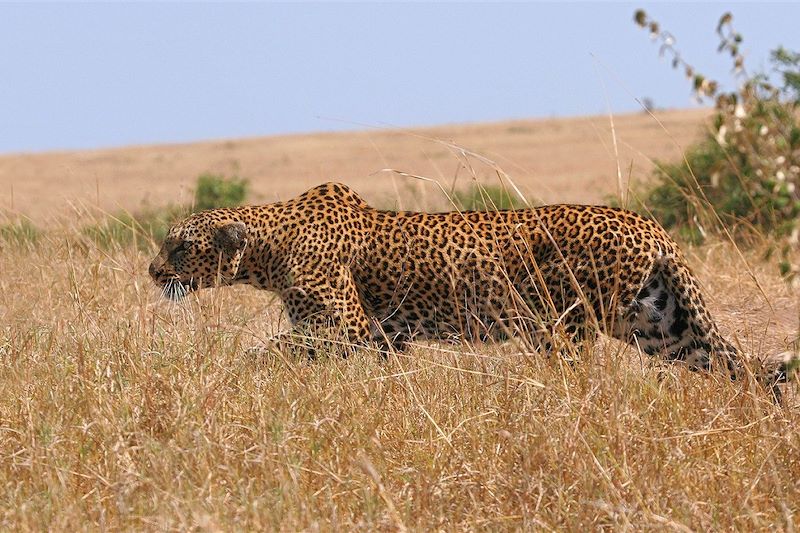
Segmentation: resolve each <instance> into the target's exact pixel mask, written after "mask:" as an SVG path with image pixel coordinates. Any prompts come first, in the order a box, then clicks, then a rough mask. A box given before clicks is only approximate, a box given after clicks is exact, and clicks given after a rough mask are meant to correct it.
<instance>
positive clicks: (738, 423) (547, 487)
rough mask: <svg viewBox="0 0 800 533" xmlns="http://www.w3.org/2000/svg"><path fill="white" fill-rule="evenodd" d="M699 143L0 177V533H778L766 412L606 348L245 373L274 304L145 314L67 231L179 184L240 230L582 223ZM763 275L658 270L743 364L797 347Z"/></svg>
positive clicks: (509, 144) (402, 149)
mask: <svg viewBox="0 0 800 533" xmlns="http://www.w3.org/2000/svg"><path fill="white" fill-rule="evenodd" d="M707 117H708V112H706V111H702V110H700V111H698V110H693V111H664V112H658V113H656V115H655V117H653V116H650V115H648V114H645V113H640V114H632V115H618V116H614V117H613V126H612V122H611V121H610V120H609V117H602V116H599V117H583V118H570V119H559V120H555V119H553V120H539V121H515V122H507V123H494V124H475V125H459V126H443V127H437V128H430V129H415V130H409V131H399V130H391V131H382V130H374V131H369V130H367V131H359V132H352V133H329V134H310V135H295V136H287V137H269V138H259V139H238V140H228V141H218V142H204V143H197V144H190V145H171V146H142V147H131V148H120V149H109V150H96V151H80V152H61V153H43V154H11V155H4V156H0V209H2V212H3V217H4V220H1V221H0V225H3V226H4V227H7V226H8V225H9V224H11V225H12V226H14V227H21V226H20V225H21V224H23V223H22V222H20V221H21V220H26V221H28V222H27V223H26V224H30V225H32V226H33V227H35V228H37V229H36V230H35V233H36V237H32V236H29V237H25V236H24V235H23V236H20V233H19V232H14V231H6V232H4V233H3V234H2V235H3V237H2V239H3V240H2V241H0V245H1V246H2V249H1V251H0V391H2V394H0V529H2V530H9V531H19V530H53V531H64V530H111V531H116V530H132V531H142V530H145V531H165V530H177V531H189V530H191V531H254V530H280V531H298V530H309V531H329V530H340V531H351V530H358V531H374V530H379V531H405V530H415V531H436V530H443V531H465V530H467V531H470V530H487V531H497V530H501V531H503V530H558V531H562V530H572V531H587V530H594V529H600V528H604V529H613V530H617V529H619V530H632V531H644V530H657V531H672V530H677V531H690V530H691V531H695V530H696V531H709V530H743V531H752V530H784V531H793V530H794V529H795V527H796V526H795V523H794V522H795V520H796V516H797V513H798V507H799V506H800V401H798V395H797V393H796V390H795V389H796V386H795V385H793V384H789V385H786V386H785V388H784V404H783V405H782V406H776V405H774V404H773V402H772V401H771V400H770V398H769V397H768V395H767V394H766V393H765V392H764V391H763V390H760V389H759V388H758V386H757V385H756V384H754V383H752V382H750V381H749V380H745V381H743V382H736V383H732V382H730V381H728V380H727V378H726V377H725V376H722V375H709V374H704V373H692V372H689V371H688V370H686V369H684V368H681V367H676V366H669V365H665V364H662V363H660V362H658V361H655V360H651V359H649V358H647V356H644V355H642V354H639V353H637V351H636V350H635V349H634V348H632V347H629V346H624V345H622V344H620V343H618V342H616V341H611V340H608V339H606V338H601V339H600V340H599V341H598V343H597V344H596V345H595V346H592V347H588V348H587V349H585V350H583V351H582V352H581V353H580V354H579V355H580V361H579V362H578V363H577V364H574V365H570V364H567V363H566V362H564V361H563V360H562V359H560V358H558V357H549V358H548V357H545V356H543V355H541V354H537V353H527V352H526V351H525V350H524V349H523V347H522V346H520V345H519V344H517V343H515V342H513V341H511V342H507V343H505V344H501V345H478V346H467V345H451V344H435V343H429V344H415V345H413V346H412V349H411V350H410V351H409V352H408V353H407V354H404V355H395V356H392V357H390V358H389V359H388V360H387V361H383V360H381V358H380V357H379V356H378V355H376V354H375V353H371V352H368V351H366V350H364V351H360V352H358V353H356V354H355V355H353V356H352V357H350V358H348V359H340V358H337V357H322V358H320V359H319V360H317V361H315V362H311V363H310V362H308V361H307V360H306V359H305V358H303V357H301V356H298V355H297V354H291V353H280V352H277V351H273V352H270V353H266V354H265V353H260V354H258V355H256V354H254V353H253V352H250V351H248V347H250V346H253V345H255V344H258V343H259V342H263V341H266V340H267V338H268V337H270V336H271V335H273V334H275V333H277V332H278V331H281V330H283V329H285V328H286V325H287V324H286V319H285V318H283V317H282V315H281V308H280V304H279V302H278V300H277V298H276V297H275V296H273V295H271V294H268V293H265V292H259V291H256V290H254V289H251V288H249V287H235V288H225V289H219V290H210V291H200V292H198V293H195V294H193V295H192V296H191V297H190V298H187V299H186V300H184V301H183V302H181V303H177V304H176V303H173V302H170V301H167V300H165V299H162V298H161V297H160V294H159V290H158V289H157V288H156V287H155V286H154V285H153V283H152V282H151V280H150V279H149V277H148V274H147V266H148V264H149V261H150V259H151V257H152V255H153V254H154V253H155V250H156V248H155V245H154V244H152V243H139V246H134V245H123V244H114V243H111V245H109V244H108V243H100V242H98V241H97V240H93V239H92V238H90V237H88V236H87V234H86V232H85V231H83V229H82V228H85V227H86V225H87V224H93V223H94V224H96V223H98V221H100V220H103V219H105V218H107V217H109V216H119V214H120V213H122V212H124V211H128V212H136V211H137V210H140V209H144V208H151V207H162V206H166V205H169V204H175V203H186V202H189V201H191V197H192V195H191V189H192V187H193V186H194V184H195V180H196V178H197V176H198V175H199V174H202V173H204V172H212V173H219V174H225V175H234V174H236V175H240V176H244V177H246V178H248V179H249V180H250V185H251V189H252V191H253V194H252V195H251V200H252V201H254V202H269V201H272V200H275V199H288V198H290V197H292V196H294V195H296V194H297V193H300V192H302V191H304V190H306V189H308V188H309V187H311V186H313V185H316V184H318V183H321V182H324V181H331V180H336V181H342V182H344V183H347V184H348V185H350V186H351V187H353V189H355V190H356V191H357V192H359V193H360V194H362V195H363V196H364V197H365V198H366V199H367V200H368V201H369V202H371V203H372V204H373V205H375V206H377V207H383V208H404V209H442V208H443V207H446V206H447V201H446V199H445V196H444V194H443V192H442V190H441V189H442V188H444V189H445V190H450V188H451V187H452V186H455V188H456V189H459V188H466V187H468V186H470V184H471V183H472V182H473V180H476V179H477V180H478V181H479V182H480V183H482V184H485V185H497V184H498V183H499V181H498V180H499V177H498V176H504V177H505V176H508V177H510V178H511V179H512V180H513V182H514V184H516V186H517V187H518V188H519V190H520V191H521V192H522V193H523V194H524V195H525V196H526V198H527V199H528V200H529V201H530V202H531V203H556V202H577V203H607V202H608V201H609V199H610V198H612V197H615V196H617V195H618V192H619V191H618V189H619V188H620V186H621V187H622V188H623V189H625V190H626V191H627V190H628V188H629V187H630V190H632V191H633V192H632V193H631V194H635V191H636V187H637V185H638V184H640V183H643V182H644V181H645V180H647V179H648V176H650V173H651V171H652V169H653V165H654V164H655V163H654V162H655V161H675V160H679V158H680V156H681V154H682V153H683V150H684V149H685V148H686V147H687V146H688V145H689V144H691V143H692V142H693V141H694V140H696V139H697V138H699V136H700V134H701V133H702V131H703V128H704V127H707V125H706V124H705V121H706V119H707ZM656 119H657V120H656ZM387 169H393V171H390V170H387ZM413 176H421V177H424V178H426V179H425V180H420V179H415V178H414V177H413ZM428 180H433V181H428ZM436 182H438V184H437V183H436ZM440 186H441V188H440ZM23 225H24V224H23ZM768 247H769V242H765V240H764V239H763V238H758V237H752V238H750V239H749V240H747V241H745V242H739V243H737V245H734V244H733V243H731V242H728V241H725V240H720V239H717V240H713V241H712V242H711V243H709V244H705V245H703V246H700V247H692V246H690V245H689V244H684V251H685V253H686V255H687V257H688V259H689V261H690V263H691V265H692V267H693V269H694V271H695V273H696V275H697V277H698V278H699V279H700V281H701V282H702V284H703V289H704V292H705V295H706V299H707V302H708V303H709V305H710V307H711V309H712V311H713V313H714V315H715V317H716V318H717V321H718V323H719V325H720V329H721V330H722V332H723V334H725V335H726V337H727V338H729V339H731V340H732V341H733V342H734V343H736V344H737V345H739V346H740V347H741V348H742V349H743V350H744V351H745V352H746V353H747V354H749V355H750V356H751V357H752V358H759V357H763V356H766V355H770V354H773V353H776V352H780V351H783V350H785V349H787V342H788V341H789V340H790V339H791V338H792V336H793V335H794V334H795V333H796V331H797V327H798V313H799V312H800V308H799V307H798V299H797V296H796V293H793V292H792V290H791V289H790V288H789V287H788V286H787V285H786V284H785V283H784V282H783V280H782V279H781V278H780V276H779V275H778V272H777V267H776V265H775V262H774V261H771V260H770V261H765V260H764V255H765V252H766V250H767V249H768Z"/></svg>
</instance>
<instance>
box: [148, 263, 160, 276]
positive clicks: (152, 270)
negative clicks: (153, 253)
mask: <svg viewBox="0 0 800 533" xmlns="http://www.w3.org/2000/svg"><path fill="white" fill-rule="evenodd" d="M148 272H150V277H151V278H153V279H156V278H157V277H158V269H157V268H156V264H155V263H150V268H149V269H148Z"/></svg>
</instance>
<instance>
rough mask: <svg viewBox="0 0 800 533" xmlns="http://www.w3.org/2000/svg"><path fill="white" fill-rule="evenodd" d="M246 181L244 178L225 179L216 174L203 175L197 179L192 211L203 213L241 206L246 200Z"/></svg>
mask: <svg viewBox="0 0 800 533" xmlns="http://www.w3.org/2000/svg"><path fill="white" fill-rule="evenodd" d="M247 189H248V181H247V180H246V179H244V178H239V177H236V176H234V177H232V178H229V179H226V178H224V177H222V176H219V175H216V174H203V175H201V176H200V177H199V178H197V187H196V188H195V190H194V209H195V211H204V210H206V209H215V208H217V207H233V206H237V205H241V204H242V203H243V202H244V200H245V198H247V192H248V191H247Z"/></svg>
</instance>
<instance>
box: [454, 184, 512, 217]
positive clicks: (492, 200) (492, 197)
mask: <svg viewBox="0 0 800 533" xmlns="http://www.w3.org/2000/svg"><path fill="white" fill-rule="evenodd" d="M451 199H452V200H453V204H454V205H455V207H456V209H458V210H459V211H498V210H502V209H522V208H524V207H526V205H525V202H523V201H522V199H521V198H519V197H518V196H516V195H515V194H514V192H513V191H511V190H509V189H507V188H505V187H502V186H500V185H479V184H477V183H475V184H472V186H471V187H470V188H469V189H467V190H466V191H453V194H452V195H451Z"/></svg>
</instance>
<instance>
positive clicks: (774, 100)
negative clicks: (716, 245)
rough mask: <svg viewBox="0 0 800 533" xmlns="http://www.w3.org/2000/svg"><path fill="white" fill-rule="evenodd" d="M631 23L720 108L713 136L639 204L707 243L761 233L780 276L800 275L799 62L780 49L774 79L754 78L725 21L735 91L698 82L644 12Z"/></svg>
mask: <svg viewBox="0 0 800 533" xmlns="http://www.w3.org/2000/svg"><path fill="white" fill-rule="evenodd" d="M634 19H635V21H636V23H637V24H639V25H640V26H642V27H644V28H647V29H648V30H649V31H650V34H651V36H652V37H653V38H654V39H655V40H656V41H659V42H660V44H661V52H662V54H667V55H670V56H671V58H672V66H673V67H674V68H676V69H681V70H683V73H684V74H685V76H686V77H687V78H689V79H690V80H692V87H693V90H694V92H695V95H696V97H697V98H698V99H700V100H703V99H709V98H713V99H714V101H715V103H716V108H715V114H714V117H713V122H712V126H713V128H712V130H711V131H709V132H708V133H707V134H706V135H705V137H704V138H703V139H702V140H701V141H700V142H699V143H697V144H695V145H694V146H692V147H690V148H689V149H688V150H687V151H686V153H685V154H684V157H685V159H684V161H682V162H680V163H675V164H663V165H658V167H657V170H656V172H655V180H654V183H653V184H652V185H651V186H650V187H648V188H647V189H646V190H645V191H644V192H643V194H641V200H640V201H641V202H642V203H643V204H644V205H645V206H646V207H647V208H648V209H649V210H650V211H651V212H652V213H653V214H654V215H655V216H656V217H657V218H658V219H659V220H660V221H661V222H662V223H663V224H664V225H666V226H668V227H673V228H677V229H678V231H679V232H680V233H681V234H682V235H684V236H685V237H688V238H690V239H692V240H695V241H697V240H702V239H703V238H704V237H705V235H707V234H708V233H709V232H710V231H712V230H713V229H715V228H718V227H719V225H720V223H722V224H725V225H726V226H730V225H733V226H734V227H736V226H737V225H738V226H739V227H741V226H746V227H753V228H756V229H757V230H758V231H759V232H764V233H766V234H768V235H772V236H774V237H775V239H776V242H778V243H779V248H780V250H781V252H782V257H783V258H782V260H781V264H780V267H781V271H782V273H783V274H784V275H788V276H793V275H796V274H797V273H798V272H800V269H799V268H798V265H795V264H793V263H792V257H793V250H794V249H795V248H796V246H797V240H798V233H799V232H800V114H798V108H800V100H799V99H798V96H799V95H800V54H797V53H795V52H791V51H788V50H786V49H784V48H782V47H781V48H777V49H775V50H774V51H773V52H772V54H771V58H770V65H771V67H772V72H771V74H773V75H777V76H778V77H779V78H780V80H781V81H780V83H778V84H775V83H773V82H771V81H770V77H769V75H767V74H764V73H758V74H751V73H748V71H747V70H746V68H745V63H744V57H743V56H742V54H741V44H742V36H741V35H740V34H739V33H737V32H736V31H735V30H734V29H733V26H732V22H733V17H732V16H731V15H730V14H729V13H726V14H724V15H723V16H722V18H721V19H720V21H719V24H718V25H717V30H716V31H717V35H718V36H719V39H720V45H719V48H718V50H719V51H720V52H723V53H726V54H728V55H729V56H730V57H731V59H732V62H733V68H734V72H735V75H736V78H737V79H736V82H737V88H736V89H734V90H732V91H728V92H724V91H720V84H719V83H718V82H717V81H714V80H710V79H708V78H706V77H704V76H703V75H702V74H699V73H697V72H696V71H695V69H694V68H693V67H691V66H690V65H689V64H688V63H686V61H684V60H683V58H682V57H681V55H680V53H679V52H678V51H677V50H676V49H675V47H674V43H675V39H674V37H673V36H672V35H671V34H669V33H667V32H663V31H661V30H660V28H659V25H658V23H657V22H655V21H653V20H651V19H649V18H648V16H647V14H646V13H645V12H644V11H642V10H639V11H637V12H636V14H635V16H634Z"/></svg>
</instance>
